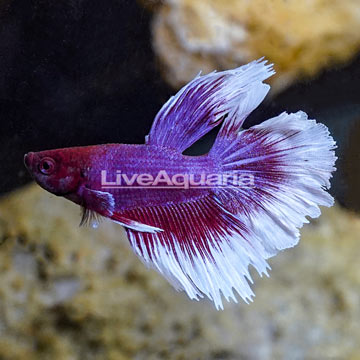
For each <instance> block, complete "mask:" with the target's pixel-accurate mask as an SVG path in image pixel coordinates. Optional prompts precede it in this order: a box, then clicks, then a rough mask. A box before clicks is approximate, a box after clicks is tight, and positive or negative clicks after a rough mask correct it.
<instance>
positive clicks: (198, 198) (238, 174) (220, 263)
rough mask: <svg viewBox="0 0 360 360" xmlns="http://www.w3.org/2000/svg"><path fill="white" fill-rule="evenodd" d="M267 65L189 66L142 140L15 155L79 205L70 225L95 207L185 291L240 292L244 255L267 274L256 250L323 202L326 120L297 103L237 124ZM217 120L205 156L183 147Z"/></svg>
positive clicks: (292, 233)
mask: <svg viewBox="0 0 360 360" xmlns="http://www.w3.org/2000/svg"><path fill="white" fill-rule="evenodd" d="M274 73H275V72H274V70H273V67H272V65H271V64H267V62H266V61H264V60H262V59H260V60H257V61H253V62H251V63H249V64H247V65H244V66H241V67H239V68H236V69H232V70H227V71H222V72H212V73H210V74H207V75H204V76H201V75H200V74H199V75H198V76H197V77H195V78H194V79H193V80H192V81H191V82H189V83H188V84H187V85H185V86H184V87H183V88H182V89H181V90H180V91H179V92H178V93H177V94H176V95H175V96H173V97H171V98H170V99H169V100H168V101H167V102H166V103H165V104H164V105H163V107H162V108H161V109H160V111H159V112H158V114H157V115H156V117H155V120H154V122H153V124H152V127H151V129H150V132H149V134H148V135H147V136H146V138H145V144H141V145H128V144H105V145H94V146H85V147H72V148H64V149H56V150H48V151H40V152H29V153H28V154H26V155H25V157H24V161H25V165H26V167H27V169H28V170H29V172H30V174H31V175H32V177H33V178H34V179H35V181H36V182H37V183H38V184H39V185H40V186H41V187H43V188H44V189H45V190H47V191H49V192H51V193H53V194H55V195H57V196H63V197H65V198H66V199H68V200H71V201H72V202H74V203H76V204H78V205H80V206H81V207H82V209H83V217H82V220H81V224H84V223H87V222H91V221H92V219H93V218H94V215H96V216H99V217H105V218H108V219H111V220H112V221H114V222H116V223H118V224H120V225H122V226H123V227H124V228H125V230H126V232H127V236H128V239H129V241H130V244H131V247H132V248H133V250H134V251H135V253H136V254H137V255H138V256H139V257H140V258H141V260H142V261H143V262H144V263H145V264H146V265H148V266H149V267H152V268H154V269H156V270H157V271H158V272H160V273H161V274H162V275H163V276H164V277H165V278H166V279H167V280H168V281H169V282H170V283H171V284H172V285H173V286H174V287H175V288H176V289H177V290H184V291H185V292H186V293H187V295H188V296H189V297H190V298H191V299H196V300H198V299H199V298H202V297H204V296H207V297H208V298H209V299H210V300H212V301H213V302H214V304H215V306H216V308H217V309H219V308H221V309H222V308H223V297H224V298H225V299H226V300H227V301H230V299H232V300H233V301H235V302H237V298H236V293H237V294H238V295H239V296H240V297H241V298H242V299H243V300H244V301H245V302H248V301H251V300H252V298H253V296H254V293H253V291H252V289H251V287H250V284H251V283H252V282H253V281H252V278H251V276H250V273H249V267H250V265H252V267H254V268H255V269H256V271H257V272H258V273H259V274H260V276H261V275H262V274H266V275H268V270H269V269H270V267H269V265H268V263H267V259H269V258H270V257H272V256H274V255H275V254H277V253H278V252H279V251H281V250H283V249H286V248H290V247H293V246H295V245H296V244H297V243H298V241H299V228H301V227H302V225H303V224H304V223H307V222H309V220H308V218H307V217H311V218H316V217H318V216H319V215H320V209H319V205H321V206H332V205H333V198H332V196H331V195H330V194H329V193H328V192H327V190H328V189H329V188H330V182H329V179H330V178H331V176H332V175H331V174H332V172H333V171H335V167H334V165H335V161H336V157H335V153H334V149H335V148H336V143H335V142H334V140H333V138H332V137H331V136H330V134H329V131H328V129H327V127H326V126H325V125H323V124H320V123H317V122H316V121H315V120H310V119H308V117H307V115H306V114H305V113H304V112H302V111H299V112H296V113H286V112H283V113H281V114H280V115H278V116H276V117H274V118H271V119H269V120H266V121H264V122H262V123H261V124H259V125H255V126H253V127H250V128H249V129H243V128H242V125H243V123H244V121H245V119H246V118H247V116H248V115H249V114H250V113H251V112H252V111H253V110H254V109H255V108H256V107H257V106H258V105H259V104H260V103H261V102H262V100H263V99H264V97H265V96H266V94H267V93H268V91H269V89H270V86H269V85H268V84H266V83H264V80H266V79H267V78H269V77H270V76H272V75H273V74H274ZM216 126H219V131H218V133H217V136H216V139H215V141H214V143H213V145H212V147H211V149H210V150H209V151H208V152H207V153H206V154H203V155H199V156H189V155H185V154H184V151H185V150H187V149H188V148H189V147H190V146H191V145H192V144H194V143H195V142H196V141H198V140H199V139H200V138H202V137H203V136H204V135H205V134H207V133H208V132H209V131H210V130H212V129H213V128H215V127H216Z"/></svg>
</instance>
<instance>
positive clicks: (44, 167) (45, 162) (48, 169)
mask: <svg viewBox="0 0 360 360" xmlns="http://www.w3.org/2000/svg"><path fill="white" fill-rule="evenodd" d="M54 170H55V161H54V160H53V159H52V158H49V157H45V158H43V159H41V161H40V163H39V171H40V172H41V173H42V174H44V175H50V174H51V173H52V172H53V171H54Z"/></svg>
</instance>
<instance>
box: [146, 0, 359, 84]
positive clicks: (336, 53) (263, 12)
mask: <svg viewBox="0 0 360 360" xmlns="http://www.w3.org/2000/svg"><path fill="white" fill-rule="evenodd" d="M151 3H152V4H154V1H152V2H151ZM157 3H158V6H157V7H155V6H152V7H153V8H154V9H155V16H154V19H153V24H152V27H153V29H152V31H153V46H154V49H155V52H156V53H157V55H158V57H159V58H160V61H161V63H162V65H163V70H164V73H165V77H166V79H167V81H168V82H169V83H170V84H171V85H172V86H174V87H179V86H181V85H183V84H185V83H186V82H188V81H189V80H190V79H192V78H193V77H194V76H195V75H196V74H197V73H198V72H199V70H202V71H203V72H204V73H208V72H210V71H212V70H214V69H216V70H222V69H229V68H233V67H236V66H239V65H241V64H243V63H247V62H249V61H251V60H254V59H257V58H260V57H262V56H265V58H267V59H268V60H269V61H271V62H273V63H274V64H275V69H276V71H277V75H276V76H275V77H274V78H273V80H272V82H273V85H274V90H275V91H278V90H280V89H283V88H284V87H286V86H288V85H289V84H290V83H292V82H294V81H295V80H297V79H298V78H304V77H305V78H306V77H312V76H314V75H315V74H316V73H318V72H319V71H320V70H322V69H324V68H326V67H329V66H332V65H335V64H342V63H345V62H347V61H348V60H349V59H351V58H352V57H353V56H354V55H355V54H356V53H357V52H358V51H359V49H360V32H359V28H360V3H359V1H357V0H325V1H324V0H309V1H297V0H289V1H285V0H272V1H269V0H253V1H247V0H227V1H224V0H197V1H193V0H163V1H158V2H157ZM160 5H161V6H160Z"/></svg>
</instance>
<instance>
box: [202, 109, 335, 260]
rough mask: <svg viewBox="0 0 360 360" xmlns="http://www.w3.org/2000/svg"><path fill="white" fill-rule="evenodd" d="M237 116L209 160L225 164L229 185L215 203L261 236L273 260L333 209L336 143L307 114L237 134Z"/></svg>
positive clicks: (226, 125)
mask: <svg viewBox="0 0 360 360" xmlns="http://www.w3.org/2000/svg"><path fill="white" fill-rule="evenodd" d="M237 123H238V119H237V112H236V111H234V112H233V113H232V114H230V115H229V117H228V118H227V119H226V120H225V122H224V123H223V125H222V128H221V130H220V132H219V134H218V137H217V139H216V141H215V144H214V146H213V148H212V149H211V152H210V154H209V156H214V157H216V158H217V159H219V158H220V159H221V162H222V170H223V172H224V173H225V174H228V175H229V178H230V180H231V179H236V180H237V182H236V184H234V181H233V182H231V181H230V184H229V186H228V187H227V188H225V189H221V190H219V191H218V193H217V197H218V198H219V199H220V201H221V203H222V204H223V206H224V207H225V208H227V209H228V210H229V211H231V212H232V213H234V214H236V215H237V216H238V217H239V218H241V220H242V221H243V222H244V223H245V224H246V226H248V227H251V228H252V229H253V231H254V232H255V233H256V234H257V235H258V239H261V242H262V244H263V246H264V247H265V249H266V250H267V252H268V255H269V256H272V255H274V254H276V253H277V252H278V251H279V250H282V249H285V248H288V247H292V246H294V245H296V244H297V242H298V239H299V228H300V227H302V225H303V224H304V223H307V222H308V220H307V218H306V217H307V216H309V217H312V218H316V217H318V216H319V215H320V209H319V205H323V206H331V205H332V204H333V198H332V196H331V195H330V194H329V193H328V192H327V191H326V190H327V189H329V188H330V181H329V179H330V178H331V176H332V172H333V171H334V170H335V167H334V164H335V160H336V156H335V153H334V149H335V148H336V144H335V141H334V140H333V138H332V137H331V136H330V135H329V131H328V129H327V127H326V126H325V125H323V124H319V123H317V122H316V121H315V120H309V119H308V117H307V115H306V114H305V113H304V112H301V111H299V112H297V113H295V114H287V113H285V112H284V113H282V114H280V115H279V116H277V117H275V118H272V119H270V120H267V121H264V122H263V123H261V124H260V125H257V126H254V127H252V128H250V129H248V130H244V131H240V132H239V131H238V129H237Z"/></svg>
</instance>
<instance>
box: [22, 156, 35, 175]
mask: <svg viewBox="0 0 360 360" xmlns="http://www.w3.org/2000/svg"><path fill="white" fill-rule="evenodd" d="M33 159H34V153H33V152H29V153H27V154H25V155H24V164H25V166H26V168H27V169H28V170H29V171H30V170H31V165H32V162H33Z"/></svg>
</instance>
